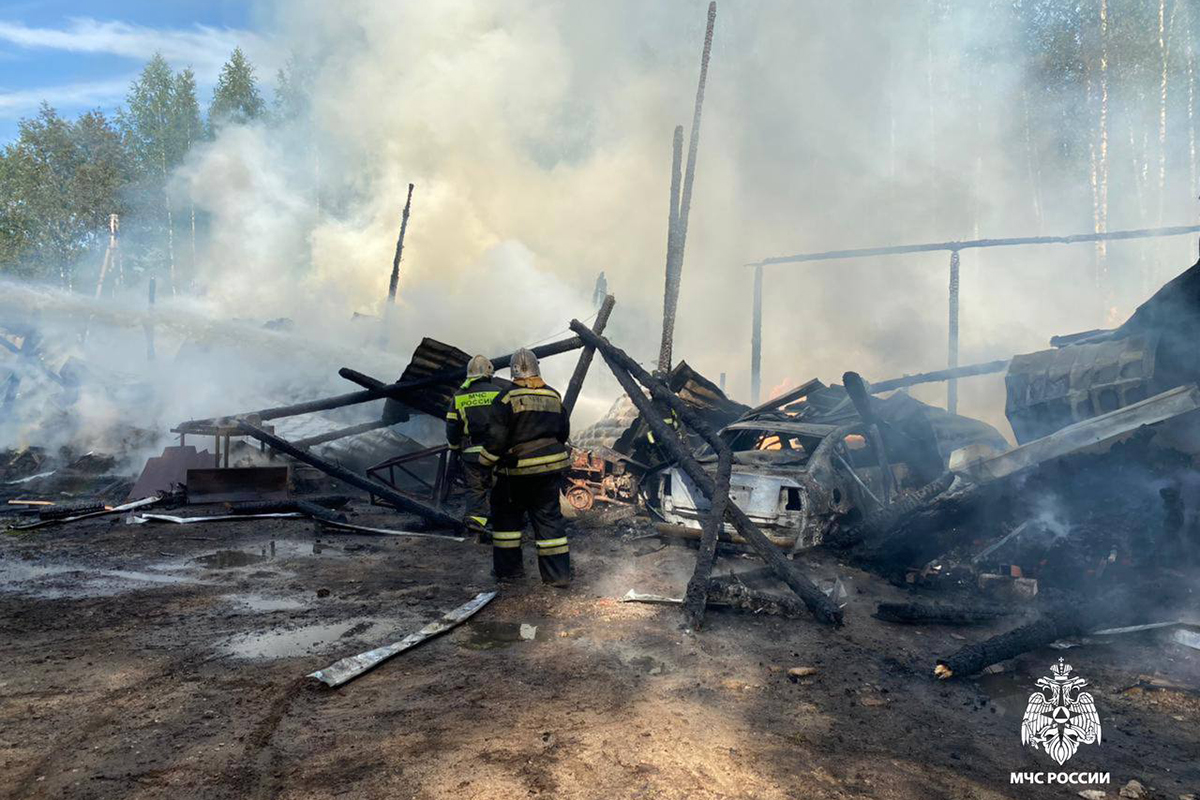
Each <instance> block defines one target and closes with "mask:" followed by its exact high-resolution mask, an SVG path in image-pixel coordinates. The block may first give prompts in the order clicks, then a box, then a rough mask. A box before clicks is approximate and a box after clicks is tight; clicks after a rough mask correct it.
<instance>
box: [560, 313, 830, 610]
mask: <svg viewBox="0 0 1200 800" xmlns="http://www.w3.org/2000/svg"><path fill="white" fill-rule="evenodd" d="M571 330H573V331H574V332H575V333H577V334H578V335H579V338H580V339H581V340H583V342H584V343H585V344H590V345H592V346H593V347H595V348H596V349H597V350H599V351H600V354H601V355H602V356H603V357H604V360H605V362H606V363H607V364H608V367H609V369H610V370H612V373H613V375H614V376H616V378H617V381H618V382H619V383H620V384H621V388H622V389H624V390H625V393H626V394H627V395H629V399H630V400H632V401H633V404H634V405H635V406H637V409H638V411H639V412H640V413H641V415H642V418H643V419H645V420H646V424H647V425H649V426H650V429H651V431H653V432H654V438H655V441H657V442H660V443H661V444H662V445H663V446H664V447H666V449H667V450H668V451H669V453H670V454H671V457H672V458H674V459H675V460H676V461H678V462H679V466H680V468H682V469H683V471H684V472H685V473H687V476H688V477H689V478H690V479H691V480H692V482H693V483H695V484H696V486H697V488H699V489H700V491H701V492H703V493H704V495H705V496H706V497H707V498H709V501H710V502H711V501H712V500H713V498H714V497H715V496H716V484H715V482H714V481H713V479H712V477H711V476H710V475H709V474H708V473H707V472H705V471H704V469H703V468H702V467H701V466H700V463H699V462H698V461H696V459H695V458H694V457H693V456H692V454H691V452H690V451H689V449H688V448H687V446H686V445H684V443H683V441H682V440H681V439H680V438H679V435H678V433H677V432H676V431H675V430H674V429H673V428H671V427H670V426H669V425H667V424H666V423H665V422H663V419H662V414H659V413H657V412H656V411H655V409H654V405H653V403H652V402H651V401H650V399H649V398H647V397H646V396H645V395H644V394H643V393H642V390H641V389H640V388H639V386H638V381H641V383H642V384H643V385H645V386H646V388H647V389H649V390H650V392H651V394H652V395H653V396H654V399H655V400H657V401H658V402H660V403H661V404H662V405H664V406H666V407H669V408H671V409H672V410H673V411H674V412H675V413H676V415H678V417H679V418H680V420H681V421H682V422H683V424H684V425H687V426H688V427H689V428H691V429H692V430H693V431H695V432H696V433H697V434H698V435H700V436H701V437H702V438H703V439H704V440H705V441H707V442H708V443H709V444H710V445H712V446H713V448H714V449H716V450H717V452H718V453H719V452H720V451H721V449H722V448H723V447H724V446H725V445H724V443H723V442H722V441H721V440H720V439H719V438H718V437H717V435H716V434H715V433H713V431H712V429H711V428H709V427H708V425H707V424H706V423H705V422H704V420H703V419H701V418H700V417H699V416H698V415H697V414H696V413H695V412H694V411H692V409H691V408H689V407H688V406H687V404H685V403H684V402H683V401H681V400H680V399H679V398H678V397H676V396H675V394H674V393H673V392H672V391H671V390H670V389H669V388H668V387H667V386H666V384H664V383H663V382H662V381H659V380H657V379H655V378H653V377H651V376H650V374H649V373H647V372H646V370H644V369H642V367H641V365H640V364H638V363H637V362H636V361H634V360H633V359H632V358H630V357H629V355H628V354H626V353H625V352H624V351H622V350H621V349H620V348H618V347H615V346H613V344H612V343H611V342H609V341H608V340H607V339H605V338H603V337H601V336H596V335H595V334H593V333H592V332H591V331H590V330H588V328H587V326H585V325H584V324H583V323H582V322H580V321H579V320H571ZM635 377H636V380H635ZM726 514H727V515H728V516H729V518H730V521H731V522H732V523H733V525H734V527H735V528H737V531H738V533H740V534H741V535H742V538H743V539H745V540H746V542H747V543H748V544H749V545H750V546H751V547H752V548H753V549H754V552H755V553H757V554H758V556H759V557H760V558H762V560H763V561H765V562H766V563H767V565H768V566H770V567H771V569H772V571H773V572H774V573H775V575H776V576H777V577H778V578H779V579H780V580H782V581H783V582H784V583H786V584H787V585H788V587H789V588H790V589H791V590H792V591H793V592H795V593H796V594H797V596H799V597H800V599H801V600H803V601H804V604H805V605H806V606H807V607H808V609H809V611H810V612H811V613H812V614H813V616H815V617H816V618H817V619H818V620H820V621H821V622H825V623H829V624H833V625H840V624H841V623H842V610H841V609H840V608H838V607H837V606H836V605H835V604H834V603H833V602H832V601H830V599H829V598H828V597H826V596H825V594H824V593H823V592H822V591H821V590H820V589H818V588H817V587H816V585H815V584H814V583H813V582H812V581H811V580H809V578H808V577H807V576H806V575H804V574H803V573H802V572H801V571H800V570H799V569H798V568H796V567H795V566H794V565H793V564H791V563H789V562H788V560H787V559H786V558H784V556H783V554H782V553H781V552H780V551H779V548H777V547H775V546H774V545H773V544H771V541H770V540H769V539H768V538H767V537H766V536H765V535H764V534H763V532H762V531H761V530H759V529H758V526H757V525H755V524H754V523H753V522H752V521H751V520H750V518H749V517H747V516H746V514H745V512H744V511H742V509H740V508H739V507H738V506H737V505H736V504H734V503H730V504H729V505H728V507H727V511H726Z"/></svg>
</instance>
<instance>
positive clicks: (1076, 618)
mask: <svg viewBox="0 0 1200 800" xmlns="http://www.w3.org/2000/svg"><path fill="white" fill-rule="evenodd" d="M1137 618H1138V614H1137V612H1136V611H1135V606H1134V604H1133V603H1132V602H1131V597H1130V595H1129V593H1127V592H1121V591H1118V592H1113V591H1110V592H1107V593H1105V594H1103V595H1097V596H1092V597H1089V598H1087V599H1084V600H1076V601H1074V602H1069V603H1064V604H1062V605H1059V606H1057V607H1055V608H1053V609H1050V610H1048V611H1046V612H1045V613H1043V614H1042V615H1041V616H1040V617H1038V618H1037V619H1035V620H1033V621H1032V622H1028V623H1026V624H1024V625H1021V626H1020V627H1018V628H1013V629H1012V630H1011V631H1007V632H1006V633H1002V634H1000V635H999V636H993V637H991V638H990V639H985V640H983V641H982V642H976V643H975V644H970V645H967V646H966V647H964V648H962V649H961V650H959V651H958V652H957V653H955V654H954V655H952V656H948V657H946V658H942V659H938V662H937V665H936V666H935V667H934V670H933V674H934V675H935V676H937V677H938V678H939V679H941V680H947V679H949V678H953V677H955V676H958V677H963V676H966V675H973V674H975V673H976V672H979V671H980V670H982V669H984V668H985V667H989V666H991V665H992V664H996V663H999V662H1001V661H1005V660H1007V659H1010V658H1016V657H1017V656H1019V655H1021V654H1022V653H1028V652H1029V651H1030V650H1036V649H1038V648H1039V647H1045V646H1046V645H1048V644H1050V643H1051V642H1055V641H1058V640H1059V639H1064V638H1066V637H1069V636H1079V635H1080V634H1084V633H1087V632H1088V631H1091V630H1096V629H1097V628H1100V627H1104V626H1120V625H1130V624H1133V623H1134V622H1137V621H1138V619H1137Z"/></svg>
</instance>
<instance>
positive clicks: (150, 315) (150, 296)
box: [145, 277, 155, 361]
mask: <svg viewBox="0 0 1200 800" xmlns="http://www.w3.org/2000/svg"><path fill="white" fill-rule="evenodd" d="M146 295H147V304H148V305H147V308H148V311H147V317H146V326H145V331H146V360H147V361H153V360H154V295H155V280H154V278H153V277H151V278H150V280H149V281H147V282H146Z"/></svg>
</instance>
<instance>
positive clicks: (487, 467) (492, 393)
mask: <svg viewBox="0 0 1200 800" xmlns="http://www.w3.org/2000/svg"><path fill="white" fill-rule="evenodd" d="M495 371H496V370H495V367H493V366H492V362H491V361H489V360H488V359H487V357H486V356H475V357H474V358H472V359H471V360H470V361H469V362H468V363H467V379H466V380H465V381H463V384H462V386H460V387H459V388H458V389H456V390H455V392H454V396H453V397H451V398H450V408H449V409H447V410H446V441H448V442H449V443H450V450H451V451H452V452H455V453H457V454H458V459H459V464H460V465H461V466H462V475H463V483H465V484H466V487H467V492H466V495H467V497H466V507H465V509H464V511H463V514H464V516H463V523H464V524H465V525H466V526H467V529H468V530H471V531H474V532H476V533H477V534H478V535H479V541H480V542H485V543H486V542H487V539H488V533H487V525H488V513H489V512H488V495H489V493H490V492H491V489H492V465H491V464H483V463H480V460H479V453H480V451H481V450H483V436H484V432H485V431H486V430H487V425H488V420H489V419H490V417H491V414H492V403H493V402H494V401H495V400H496V398H497V397H498V396H499V395H500V393H501V392H503V391H504V389H506V388H508V382H507V381H504V382H503V383H502V382H500V381H499V380H498V379H496V378H493V377H492V375H493V373H494V372H495Z"/></svg>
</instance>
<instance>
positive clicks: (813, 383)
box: [742, 378, 822, 419]
mask: <svg viewBox="0 0 1200 800" xmlns="http://www.w3.org/2000/svg"><path fill="white" fill-rule="evenodd" d="M821 387H822V383H821V382H820V381H819V380H817V379H816V378H813V379H812V380H810V381H805V382H804V383H803V384H802V385H800V386H797V387H796V388H795V389H789V390H788V391H786V392H784V393H783V394H781V395H778V396H776V397H772V398H771V399H770V400H768V401H766V402H765V403H762V404H761V405H757V406H755V407H754V408H752V409H750V410H749V411H747V412H746V413H745V414H743V415H742V419H749V418H751V417H755V416H757V415H759V414H762V413H764V412H767V411H774V410H775V409H777V408H781V407H782V406H786V405H788V404H789V403H794V402H796V401H797V400H799V399H800V398H802V397H807V396H808V395H810V394H812V392H813V391H815V390H816V389H820V388H821Z"/></svg>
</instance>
